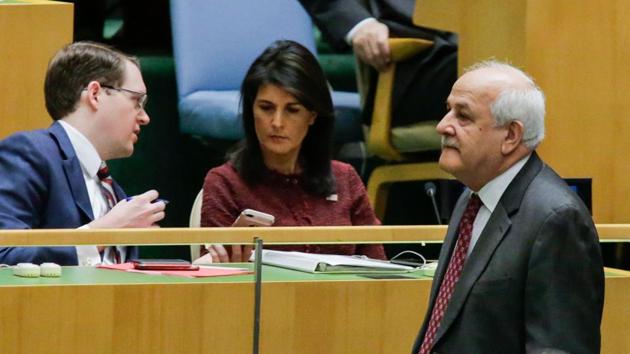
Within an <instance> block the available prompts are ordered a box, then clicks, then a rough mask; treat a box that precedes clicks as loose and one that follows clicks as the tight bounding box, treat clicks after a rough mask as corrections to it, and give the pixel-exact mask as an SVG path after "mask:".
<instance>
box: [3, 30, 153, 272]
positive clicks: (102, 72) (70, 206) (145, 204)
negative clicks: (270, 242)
mask: <svg viewBox="0 0 630 354" xmlns="http://www.w3.org/2000/svg"><path fill="white" fill-rule="evenodd" d="M44 93H45V99H46V108H47V110H48V113H49V114H50V116H51V117H52V119H53V121H54V122H53V124H52V125H51V126H50V127H49V128H48V129H45V130H35V131H28V132H20V133H17V134H14V135H11V136H9V137H8V138H6V139H4V140H2V141H0V228H1V229H54V228H90V229H96V228H127V227H152V226H157V224H156V223H157V222H158V221H160V220H162V219H163V218H164V209H165V205H164V202H162V201H156V199H157V197H158V192H157V191H155V190H150V191H147V192H145V193H143V194H140V195H137V196H134V197H133V198H126V195H125V193H124V192H123V191H122V189H121V188H120V186H118V184H117V183H116V182H115V181H114V180H113V179H112V177H111V176H110V175H109V172H108V170H107V165H106V164H105V161H107V160H109V159H116V158H122V157H128V156H131V154H132V153H133V150H134V144H135V143H136V142H137V140H138V135H139V134H140V128H141V127H142V126H145V125H147V124H149V120H150V119H149V115H148V114H147V112H145V110H144V105H145V104H146V101H147V94H146V87H145V85H144V81H143V80H142V74H141V73H140V67H139V63H138V61H137V60H136V59H135V58H132V57H129V56H127V55H125V54H123V53H121V52H119V51H117V50H114V49H112V48H110V47H107V46H104V45H101V44H96V43H89V42H77V43H73V44H70V45H67V46H66V47H64V48H62V49H61V50H60V51H59V52H58V53H57V54H56V55H55V56H54V57H53V58H52V60H51V61H50V63H49V65H48V71H47V73H46V79H45V83H44ZM136 256H137V249H136V247H122V246H109V247H102V246H77V247H0V263H5V264H16V263H19V262H32V263H36V264H40V263H42V262H55V263H58V264H63V265H77V264H78V265H94V264H98V263H115V262H121V261H124V260H125V259H128V258H132V257H136Z"/></svg>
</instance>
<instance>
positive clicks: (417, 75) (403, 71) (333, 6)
mask: <svg viewBox="0 0 630 354" xmlns="http://www.w3.org/2000/svg"><path fill="white" fill-rule="evenodd" d="M300 3H301V4H302V6H303V7H304V8H305V9H306V11H307V12H308V13H309V14H310V15H311V17H312V18H313V20H314V22H315V23H316V24H317V27H318V28H319V29H320V31H321V32H322V34H323V36H324V38H325V39H326V40H327V41H328V42H329V43H330V44H332V45H333V46H334V47H335V48H336V49H338V50H343V49H347V48H348V45H347V43H346V42H345V36H346V34H347V33H348V32H349V31H350V30H351V29H352V28H353V27H354V26H355V25H356V24H357V23H359V22H361V21H362V20H364V19H366V18H369V17H374V18H376V19H377V20H379V21H381V22H382V23H384V24H386V25H387V27H388V28H389V32H390V36H391V37H412V38H422V39H428V40H431V41H433V42H434V43H435V44H434V46H433V47H432V48H431V49H429V50H427V51H425V52H423V53H420V54H419V55H417V56H415V57H413V58H410V59H408V60H406V61H404V62H401V63H398V64H397V66H396V73H395V79H394V89H393V92H392V108H393V119H392V126H400V125H408V124H412V123H416V122H418V121H427V120H440V119H442V117H443V116H444V114H446V109H445V104H444V102H445V101H446V97H448V94H449V92H450V90H451V87H452V86H453V83H454V82H455V80H456V79H457V39H456V38H455V36H454V35H453V34H450V33H446V32H441V31H437V30H433V29H429V28H421V27H417V26H414V25H413V23H412V20H411V15H412V13H413V8H414V5H415V1H414V0H365V1H361V0H300ZM376 79H377V75H376V71H375V70H372V74H371V78H370V84H369V88H370V89H369V90H368V92H367V97H366V105H365V112H364V116H365V120H366V122H368V123H369V120H370V119H371V114H372V105H373V101H374V94H375V87H376Z"/></svg>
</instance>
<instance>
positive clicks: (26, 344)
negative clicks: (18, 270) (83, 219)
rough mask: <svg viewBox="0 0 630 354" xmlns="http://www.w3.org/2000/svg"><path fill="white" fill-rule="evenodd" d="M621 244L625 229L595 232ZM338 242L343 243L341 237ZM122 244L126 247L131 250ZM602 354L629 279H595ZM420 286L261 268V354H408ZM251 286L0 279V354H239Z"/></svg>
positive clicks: (165, 237)
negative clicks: (601, 300)
mask: <svg viewBox="0 0 630 354" xmlns="http://www.w3.org/2000/svg"><path fill="white" fill-rule="evenodd" d="M598 229H599V230H600V232H601V233H602V234H604V235H605V237H610V238H611V239H615V240H617V239H626V240H627V239H628V235H630V226H629V225H598ZM350 230H351V228H343V227H342V228H330V227H304V228H260V229H255V230H253V229H251V228H228V229H158V230H155V229H151V230H148V229H147V230H99V231H85V230H37V231H9V230H2V231H0V245H3V246H6V245H36V244H47V245H68V244H75V243H76V244H94V243H98V244H114V243H120V244H124V243H134V244H164V245H169V244H181V243H206V242H209V241H212V242H222V243H229V242H234V243H238V242H250V241H251V239H252V236H253V235H257V236H261V237H264V239H265V242H267V243H272V242H279V243H288V242H299V243H303V242H309V243H312V242H336V241H337V242H338V241H340V240H352V241H365V240H368V241H377V240H378V239H382V240H386V241H399V242H400V241H410V240H415V241H418V240H423V239H428V240H432V241H434V242H438V241H439V240H438V239H437V236H438V234H441V235H442V236H443V234H444V228H443V227H438V226H399V227H358V228H354V230H355V231H358V232H351V231H350ZM344 235H345V236H344ZM130 240H131V241H130ZM606 273H607V276H606V293H605V306H604V317H603V322H602V353H623V352H630V306H628V304H629V303H630V291H628V290H629V289H630V272H625V271H619V270H612V269H607V270H606ZM430 286H431V280H430V279H428V278H424V277H421V276H415V277H414V278H413V279H391V280H374V279H367V278H363V277H360V276H356V275H351V276H348V275H341V276H340V275H311V274H307V273H300V272H292V271H286V270H282V269H276V268H271V267H265V269H264V273H263V285H262V290H263V294H262V312H261V342H260V345H261V346H260V348H261V353H357V352H365V353H387V354H390V353H408V352H409V350H410V348H411V345H412V343H413V340H414V338H415V335H416V332H417V330H418V329H419V326H420V323H421V321H422V319H423V317H424V313H425V312H426V306H427V303H428V296H429V290H430ZM253 288H254V285H253V283H252V276H251V275H243V276H234V277H223V278H212V279H186V278H175V277H158V276H146V275H140V274H129V273H122V272H115V271H106V270H99V269H92V268H81V267H66V268H64V276H63V277H62V278H61V279H47V278H38V279H21V278H15V277H13V276H12V275H11V274H10V270H8V269H4V270H0V318H2V319H3V320H2V321H0V348H2V352H3V353H5V352H6V353H25V354H26V353H29V354H30V353H77V352H85V350H86V349H85V348H91V350H93V351H94V352H95V353H120V352H132V353H204V354H205V353H230V354H232V353H249V352H251V345H252V344H251V343H252V338H253V337H252V324H253V319H252V318H253V301H254V295H253Z"/></svg>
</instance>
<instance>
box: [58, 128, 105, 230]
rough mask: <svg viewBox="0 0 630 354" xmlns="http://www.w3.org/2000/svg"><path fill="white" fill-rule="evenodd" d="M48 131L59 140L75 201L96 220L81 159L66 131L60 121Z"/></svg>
mask: <svg viewBox="0 0 630 354" xmlns="http://www.w3.org/2000/svg"><path fill="white" fill-rule="evenodd" d="M48 131H49V133H50V134H51V135H52V136H53V138H54V139H55V140H56V141H57V144H58V146H59V150H60V151H61V155H62V156H61V158H62V160H63V162H62V164H63V170H64V172H65V174H66V178H67V179H68V185H69V186H70V190H71V192H72V198H73V199H74V202H75V203H76V205H77V207H78V208H79V210H80V211H81V212H82V213H83V214H84V216H85V217H87V218H88V219H89V220H94V214H93V213H92V205H91V204H90V197H89V196H88V192H87V188H86V187H85V180H84V179H83V172H82V171H81V164H80V163H79V159H78V158H77V156H76V154H75V152H74V148H73V147H72V144H71V143H70V139H69V138H68V135H67V134H66V131H65V130H64V129H63V127H62V126H61V124H59V123H58V122H55V123H53V124H52V125H51V126H50V128H48Z"/></svg>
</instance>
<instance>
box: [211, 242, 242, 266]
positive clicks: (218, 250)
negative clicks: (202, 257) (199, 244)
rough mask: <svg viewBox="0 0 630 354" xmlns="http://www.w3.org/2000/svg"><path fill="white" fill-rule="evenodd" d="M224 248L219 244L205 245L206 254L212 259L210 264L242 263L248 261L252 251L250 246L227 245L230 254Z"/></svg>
mask: <svg viewBox="0 0 630 354" xmlns="http://www.w3.org/2000/svg"><path fill="white" fill-rule="evenodd" d="M225 247H226V246H223V245H219V244H212V245H206V249H207V250H208V253H209V254H210V256H211V257H212V263H229V262H232V263H244V262H247V261H249V257H250V256H251V254H252V250H253V249H254V248H253V247H252V246H250V245H229V246H227V247H228V248H229V249H230V252H229V253H228V251H227V250H226V248H225Z"/></svg>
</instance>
